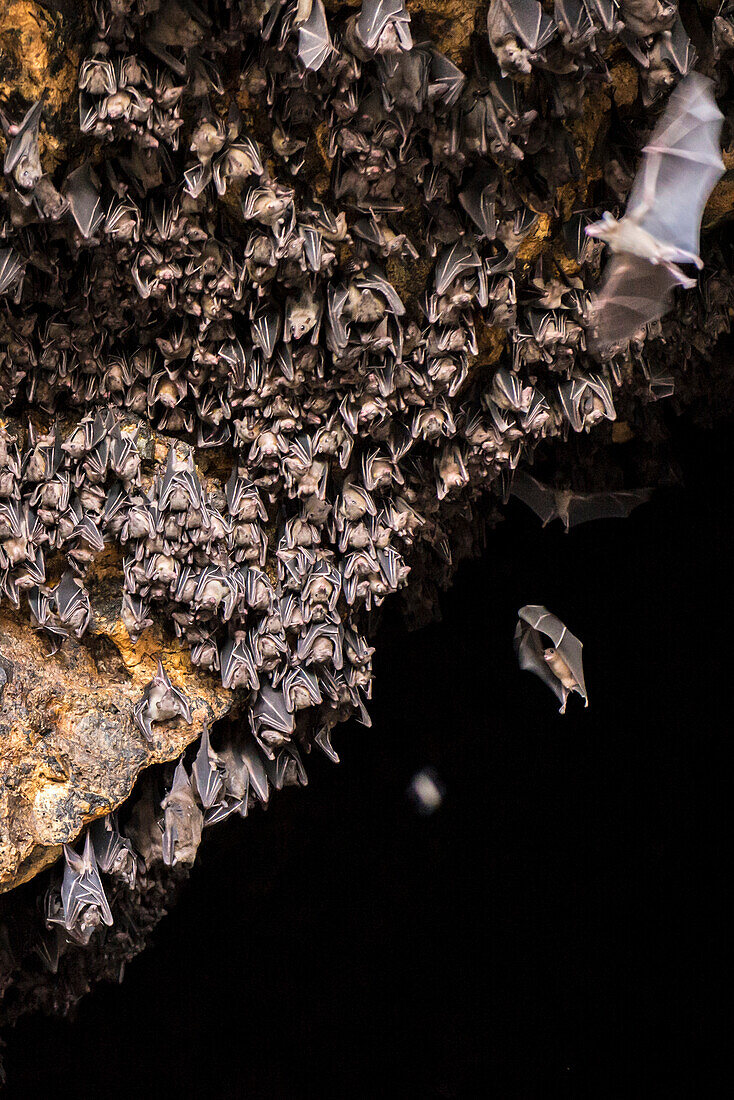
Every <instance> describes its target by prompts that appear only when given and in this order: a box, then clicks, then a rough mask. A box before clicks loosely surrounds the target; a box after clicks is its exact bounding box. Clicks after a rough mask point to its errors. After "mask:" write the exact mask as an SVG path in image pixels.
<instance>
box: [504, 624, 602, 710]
mask: <svg viewBox="0 0 734 1100" xmlns="http://www.w3.org/2000/svg"><path fill="white" fill-rule="evenodd" d="M545 640H547V641H550V642H552V645H550V646H548V645H546V644H545ZM582 649H583V643H582V642H580V641H579V639H578V638H577V637H576V636H575V635H574V634H572V633H571V631H570V630H569V629H568V627H567V626H565V625H564V624H563V623H562V622H561V620H560V619H557V618H556V616H555V615H553V614H551V612H550V611H548V610H547V609H546V608H545V607H541V606H540V604H527V605H526V606H525V607H521V608H520V610H519V611H518V622H517V628H516V630H515V653H516V654H517V659H518V662H519V664H520V668H522V669H527V671H528V672H534V673H535V675H536V676H538V677H540V679H541V680H542V681H543V683H544V684H547V685H548V687H549V688H550V689H551V691H552V692H553V694H554V695H556V696H557V697H558V699H559V700H560V702H561V710H560V712H561V714H565V713H566V702H567V700H568V696H569V695H570V694H571V692H574V691H575V692H576V693H577V694H578V695H580V696H581V698H582V699H583V700H584V705H585V706H587V707H588V705H589V699H588V695H587V693H586V684H585V683H584V666H583V660H582V653H581V651H582Z"/></svg>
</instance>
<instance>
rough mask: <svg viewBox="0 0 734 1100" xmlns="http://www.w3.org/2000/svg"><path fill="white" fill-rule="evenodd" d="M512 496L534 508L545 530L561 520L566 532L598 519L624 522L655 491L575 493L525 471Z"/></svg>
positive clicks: (517, 479)
mask: <svg viewBox="0 0 734 1100" xmlns="http://www.w3.org/2000/svg"><path fill="white" fill-rule="evenodd" d="M510 492H511V493H512V495H513V496H516V497H517V499H518V500H521V501H522V502H523V504H527V506H528V508H532V510H533V511H534V512H535V514H536V516H537V517H538V518H539V519H540V520H542V522H543V526H544V527H545V526H546V524H548V523H551V522H552V521H553V520H554V519H561V520H563V523H564V524H565V527H566V530H567V531H568V529H569V527H575V526H576V525H577V524H579V523H589V522H590V521H591V520H595V519H624V518H626V517H627V516H628V515H629V514H630V512H632V511H633V509H635V508H637V506H638V505H640V504H644V503H645V501H647V500H649V499H650V497H651V496H652V489H635V490H620V491H618V492H609V493H574V492H571V491H570V490H569V489H554V488H552V487H551V486H550V485H544V484H543V482H542V481H537V480H536V478H534V477H531V476H530V474H528V473H526V471H525V470H518V471H517V472H516V473H515V476H514V478H513V480H512V486H511V488H510Z"/></svg>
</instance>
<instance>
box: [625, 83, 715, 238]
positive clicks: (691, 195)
mask: <svg viewBox="0 0 734 1100" xmlns="http://www.w3.org/2000/svg"><path fill="white" fill-rule="evenodd" d="M712 87H713V85H712V82H711V81H710V80H709V79H708V78H707V77H705V76H702V75H701V74H700V73H690V74H689V75H688V76H687V77H686V78H685V79H684V80H683V81H681V83H680V84H679V85H678V87H677V88H676V89H675V91H674V92H673V94H672V95H671V97H670V99H669V101H668V105H667V107H666V108H665V112H664V114H663V116H662V118H661V119H660V121H659V122H658V124H657V126H656V127H655V130H654V131H653V135H652V137H651V139H650V141H649V142H648V144H647V145H646V146H645V148H644V150H643V153H644V161H643V164H642V167H641V169H640V171H639V172H638V174H637V177H636V179H635V182H634V184H633V187H632V191H631V194H630V199H629V202H628V204H627V213H628V214H634V213H635V211H638V210H639V209H640V207H642V209H643V210H646V212H645V213H644V215H643V217H642V218H641V220H640V222H639V225H640V226H641V228H642V229H644V230H646V231H647V232H648V233H650V234H652V236H653V237H655V238H656V239H657V240H658V241H661V242H663V243H665V244H671V245H675V246H676V247H677V248H680V249H681V250H683V251H684V252H688V253H692V254H693V255H695V256H698V251H699V237H700V230H701V218H702V216H703V210H704V207H705V205H706V202H707V201H708V197H709V195H710V194H711V192H712V190H713V189H714V186H715V185H716V183H717V182H718V180H719V179H720V178H721V176H722V175H723V174H724V163H723V161H722V159H721V143H720V137H721V126H722V123H723V120H724V116H723V115H722V113H721V111H720V110H719V108H718V107H717V106H716V103H715V101H714V97H713V95H712V92H711V89H712Z"/></svg>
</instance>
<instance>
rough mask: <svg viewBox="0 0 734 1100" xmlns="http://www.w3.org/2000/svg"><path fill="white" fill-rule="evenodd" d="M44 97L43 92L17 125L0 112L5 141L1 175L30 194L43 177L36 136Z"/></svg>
mask: <svg viewBox="0 0 734 1100" xmlns="http://www.w3.org/2000/svg"><path fill="white" fill-rule="evenodd" d="M44 97H45V92H44V95H42V96H41V98H40V99H39V100H37V101H36V102H35V103H34V104H33V106H32V107H31V108H30V110H29V111H27V112H26V115H25V117H24V119H23V121H22V122H21V123H19V124H17V125H15V124H13V123H11V122H8V120H7V119H6V118H5V116H4V115H3V113H2V112H1V111H0V122H2V126H3V130H4V131H5V135H6V137H7V139H8V148H7V151H6V153H5V161H4V163H3V171H4V173H5V175H6V176H9V175H12V177H13V179H14V180H15V183H16V184H17V185H18V187H19V188H20V189H21V191H32V190H33V188H34V187H35V186H36V184H37V183H38V181H39V180H40V178H41V176H42V175H43V168H42V167H41V157H40V153H39V149H38V134H39V127H40V125H41V112H42V111H43V100H44Z"/></svg>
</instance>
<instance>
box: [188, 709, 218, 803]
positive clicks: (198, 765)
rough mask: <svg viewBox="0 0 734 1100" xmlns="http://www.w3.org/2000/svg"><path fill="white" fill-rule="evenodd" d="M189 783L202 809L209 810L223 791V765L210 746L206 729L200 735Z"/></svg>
mask: <svg viewBox="0 0 734 1100" xmlns="http://www.w3.org/2000/svg"><path fill="white" fill-rule="evenodd" d="M191 781H192V786H193V787H194V788H195V790H196V793H197V794H198V796H199V801H200V802H201V804H202V806H203V807H204V809H205V810H211V808H212V806H214V805H215V803H217V802H218V801H219V799H220V797H221V795H222V792H223V790H224V765H223V764H222V762H221V760H220V758H219V757H218V756H217V754H216V753H215V752H214V749H213V748H212V746H211V741H210V740H209V730H208V729H205V730H204V732H203V733H202V735H201V745H200V746H199V751H198V752H197V754H196V759H195V760H194V763H193V767H192V769H191Z"/></svg>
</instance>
